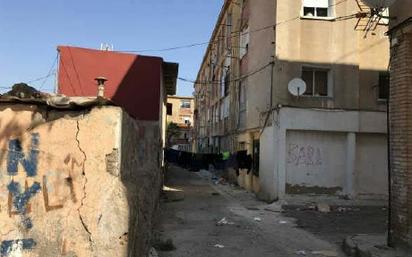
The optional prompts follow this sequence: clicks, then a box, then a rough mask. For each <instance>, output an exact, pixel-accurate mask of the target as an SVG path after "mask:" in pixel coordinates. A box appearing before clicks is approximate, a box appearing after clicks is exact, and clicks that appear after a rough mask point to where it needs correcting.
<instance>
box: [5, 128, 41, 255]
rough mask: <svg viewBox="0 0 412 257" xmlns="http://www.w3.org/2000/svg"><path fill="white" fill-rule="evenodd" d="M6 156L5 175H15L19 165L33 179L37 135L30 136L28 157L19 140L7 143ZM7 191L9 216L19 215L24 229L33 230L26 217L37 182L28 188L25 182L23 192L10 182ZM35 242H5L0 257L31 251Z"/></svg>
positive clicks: (15, 183) (37, 151)
mask: <svg viewBox="0 0 412 257" xmlns="http://www.w3.org/2000/svg"><path fill="white" fill-rule="evenodd" d="M8 146H9V148H8V156H7V173H8V175H10V176H15V175H17V172H18V166H19V164H21V165H22V167H23V168H24V171H25V172H26V175H27V176H28V177H34V176H36V174H37V161H38V155H39V150H38V146H39V134H37V133H34V134H32V138H31V147H30V152H29V154H28V157H27V158H26V155H25V154H24V153H23V150H22V146H21V142H20V140H19V139H13V140H10V141H9V145H8ZM7 190H8V210H9V216H10V217H11V216H12V215H20V216H21V218H22V221H21V223H22V225H23V227H24V228H25V229H27V230H30V229H31V228H33V223H32V221H31V219H30V218H29V217H28V216H27V214H28V213H29V212H30V204H29V202H30V199H31V198H33V197H34V196H35V195H36V194H37V193H38V192H39V191H40V190H41V185H40V183H39V182H33V184H32V185H31V186H30V187H29V186H28V183H27V181H26V182H25V187H24V190H23V189H22V187H21V185H20V183H18V182H15V181H14V180H12V181H11V182H10V183H9V184H8V185H7ZM35 245H36V242H35V241H34V239H32V238H28V239H15V240H5V241H2V242H1V244H0V256H9V255H10V254H11V253H15V252H19V251H20V252H21V251H22V250H29V249H32V248H33V247H34V246H35Z"/></svg>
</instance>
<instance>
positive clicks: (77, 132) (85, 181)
mask: <svg viewBox="0 0 412 257" xmlns="http://www.w3.org/2000/svg"><path fill="white" fill-rule="evenodd" d="M76 123H77V131H76V141H77V147H78V149H79V151H80V152H81V153H82V154H83V162H82V175H83V177H84V184H83V197H82V199H81V201H80V206H79V208H77V213H78V214H79V219H80V222H81V224H82V226H83V228H84V230H85V231H86V232H87V234H89V243H90V247H91V249H92V250H93V246H94V241H93V238H92V233H91V232H90V230H89V228H88V226H87V224H86V223H85V221H84V219H83V216H82V214H81V208H82V207H83V205H84V200H85V199H86V197H87V193H86V185H87V176H86V172H85V163H86V161H87V155H86V152H85V151H84V150H83V149H82V148H81V146H80V139H79V133H80V123H79V120H77V121H76Z"/></svg>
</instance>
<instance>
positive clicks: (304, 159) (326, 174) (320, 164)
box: [286, 130, 346, 194]
mask: <svg viewBox="0 0 412 257" xmlns="http://www.w3.org/2000/svg"><path fill="white" fill-rule="evenodd" d="M345 164H346V135H345V134H344V133H332V132H330V133H327V132H312V131H297V130H288V131H287V132H286V193H287V194H302V193H319V194H335V193H338V192H339V191H342V189H343V187H344V185H345V167H346V166H345Z"/></svg>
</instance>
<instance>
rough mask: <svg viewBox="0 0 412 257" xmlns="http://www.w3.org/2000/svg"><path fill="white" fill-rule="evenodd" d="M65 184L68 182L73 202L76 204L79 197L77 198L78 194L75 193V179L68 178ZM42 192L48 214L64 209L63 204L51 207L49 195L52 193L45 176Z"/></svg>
mask: <svg viewBox="0 0 412 257" xmlns="http://www.w3.org/2000/svg"><path fill="white" fill-rule="evenodd" d="M65 182H66V185H67V186H68V187H69V189H70V196H71V199H72V201H73V202H74V203H76V202H77V197H76V193H75V192H74V186H73V179H72V178H71V177H68V178H66V179H65ZM42 191H43V200H44V208H45V209H46V212H49V211H53V210H57V209H61V208H63V207H64V204H63V203H60V204H56V205H50V200H49V193H50V191H51V190H49V189H48V185H47V177H46V176H43V188H42Z"/></svg>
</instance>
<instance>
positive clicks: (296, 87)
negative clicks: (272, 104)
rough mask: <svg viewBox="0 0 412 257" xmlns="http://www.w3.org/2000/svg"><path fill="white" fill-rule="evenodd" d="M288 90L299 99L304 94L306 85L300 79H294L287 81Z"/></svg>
mask: <svg viewBox="0 0 412 257" xmlns="http://www.w3.org/2000/svg"><path fill="white" fill-rule="evenodd" d="M288 90H289V93H290V94H291V95H294V96H297V97H299V96H301V95H303V94H304V93H305V92H306V83H305V81H303V80H302V79H301V78H294V79H292V80H291V81H289V84H288Z"/></svg>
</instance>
